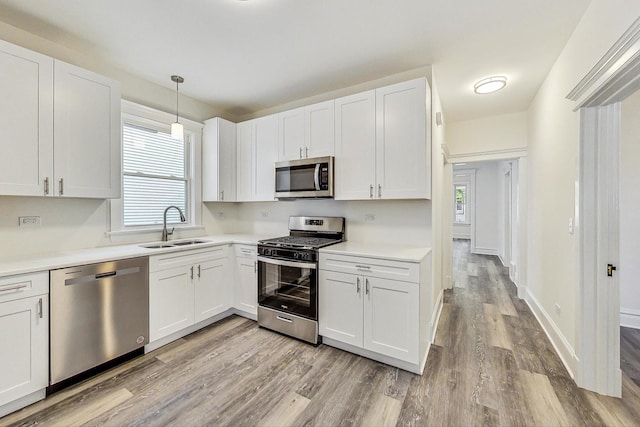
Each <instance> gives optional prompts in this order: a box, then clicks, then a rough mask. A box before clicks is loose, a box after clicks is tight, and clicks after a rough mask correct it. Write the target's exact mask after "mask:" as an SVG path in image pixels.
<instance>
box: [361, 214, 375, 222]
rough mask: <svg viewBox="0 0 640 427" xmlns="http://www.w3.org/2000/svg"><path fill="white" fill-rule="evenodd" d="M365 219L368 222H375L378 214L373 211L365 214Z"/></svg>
mask: <svg viewBox="0 0 640 427" xmlns="http://www.w3.org/2000/svg"><path fill="white" fill-rule="evenodd" d="M364 220H365V221H367V222H373V221H375V220H376V214H372V213H368V214H364Z"/></svg>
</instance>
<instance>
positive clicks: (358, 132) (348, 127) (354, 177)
mask: <svg viewBox="0 0 640 427" xmlns="http://www.w3.org/2000/svg"><path fill="white" fill-rule="evenodd" d="M335 123H336V132H335V133H336V137H335V138H336V161H335V171H334V173H335V181H334V182H335V184H334V185H335V198H336V199H339V200H361V199H369V198H373V196H374V184H375V180H376V170H375V164H376V95H375V91H374V90H370V91H367V92H363V93H358V94H355V95H350V96H346V97H344V98H339V99H336V101H335Z"/></svg>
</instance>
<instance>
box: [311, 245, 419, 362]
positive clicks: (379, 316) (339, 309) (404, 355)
mask: <svg viewBox="0 0 640 427" xmlns="http://www.w3.org/2000/svg"><path fill="white" fill-rule="evenodd" d="M429 262H430V261H429ZM427 272H428V264H427V259H423V260H422V261H421V262H407V261H396V260H389V259H379V258H368V257H360V256H351V255H335V254H326V253H321V254H320V272H319V296H320V297H319V315H318V319H319V330H320V335H321V336H322V337H323V341H324V342H325V343H326V344H328V345H333V346H336V347H339V348H342V349H344V350H348V351H353V352H356V353H358V354H361V355H363V356H366V357H370V358H372V359H376V360H380V361H382V362H384V363H388V364H391V365H394V366H398V367H400V368H403V369H406V370H409V371H411V372H416V373H421V372H422V369H423V368H424V363H425V360H426V354H427V349H428V342H427V339H426V337H427V335H428V334H427V333H426V325H423V323H428V321H427V320H426V312H427V303H428V301H427V299H428V292H427V283H426V282H427V280H428V274H427ZM343 344H346V345H347V346H346V347H344V346H343Z"/></svg>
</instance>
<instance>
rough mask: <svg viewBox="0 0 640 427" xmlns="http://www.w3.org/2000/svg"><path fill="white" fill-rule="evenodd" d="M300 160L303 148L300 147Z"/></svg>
mask: <svg viewBox="0 0 640 427" xmlns="http://www.w3.org/2000/svg"><path fill="white" fill-rule="evenodd" d="M300 158H302V147H300Z"/></svg>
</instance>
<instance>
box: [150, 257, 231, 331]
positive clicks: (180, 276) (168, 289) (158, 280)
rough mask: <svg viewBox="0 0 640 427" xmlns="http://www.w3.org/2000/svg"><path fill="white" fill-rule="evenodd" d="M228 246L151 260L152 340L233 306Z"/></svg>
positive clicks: (151, 258) (152, 258)
mask: <svg viewBox="0 0 640 427" xmlns="http://www.w3.org/2000/svg"><path fill="white" fill-rule="evenodd" d="M228 255H229V247H228V245H223V246H216V247H213V248H202V249H194V250H188V251H180V252H170V253H166V254H162V255H154V256H150V257H149V341H150V342H153V341H157V340H159V339H161V338H164V337H166V336H168V335H171V334H173V333H176V332H179V331H181V330H183V329H185V328H188V327H190V326H193V325H194V324H196V323H198V322H201V321H204V320H206V319H209V318H210V317H212V316H215V315H217V314H220V313H222V312H224V311H226V310H227V309H229V308H230V307H231V304H232V294H231V291H230V289H229V287H228V286H227V282H228V280H229V272H228V269H229V260H228Z"/></svg>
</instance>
